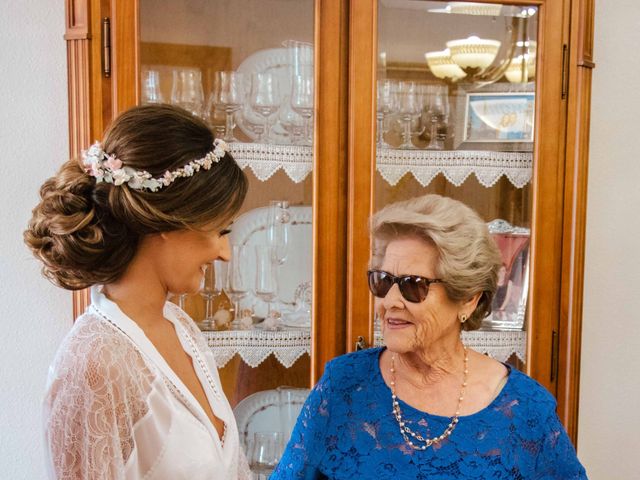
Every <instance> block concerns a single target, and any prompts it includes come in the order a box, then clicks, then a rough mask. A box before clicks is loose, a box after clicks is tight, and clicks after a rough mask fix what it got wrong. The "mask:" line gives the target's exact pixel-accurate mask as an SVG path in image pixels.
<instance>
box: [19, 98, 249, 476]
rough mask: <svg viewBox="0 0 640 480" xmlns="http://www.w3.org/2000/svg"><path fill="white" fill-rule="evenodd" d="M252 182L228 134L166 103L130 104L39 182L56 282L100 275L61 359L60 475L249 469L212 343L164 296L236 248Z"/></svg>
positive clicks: (54, 463) (51, 414) (34, 221)
mask: <svg viewBox="0 0 640 480" xmlns="http://www.w3.org/2000/svg"><path fill="white" fill-rule="evenodd" d="M246 190H247V180H246V177H245V175H244V173H243V172H242V170H241V169H240V168H239V167H238V165H237V164H236V162H235V161H234V160H233V158H232V157H231V155H230V154H229V153H228V151H227V147H226V145H225V144H224V142H221V141H219V140H214V138H213V135H212V133H211V131H210V130H209V128H208V127H207V126H206V125H205V124H204V123H203V122H201V121H200V120H198V119H197V118H196V117H194V116H193V115H191V114H190V113H188V112H186V111H184V110H182V109H179V108H176V107H172V106H168V105H148V106H142V107H136V108H133V109H131V110H129V111H127V112H125V113H123V114H122V115H120V116H119V117H118V118H117V119H116V120H115V121H114V122H113V124H112V125H111V127H110V128H109V130H108V131H107V133H106V135H105V137H104V140H103V142H102V143H96V144H94V145H93V146H92V147H91V148H90V149H89V150H88V151H87V152H86V153H85V154H84V155H83V158H82V159H81V160H70V161H68V162H66V163H65V164H64V165H63V166H62V168H61V169H60V171H59V172H58V174H57V175H56V176H54V177H53V178H50V179H49V180H47V181H46V182H45V183H44V185H43V186H42V187H41V190H40V196H41V200H40V203H39V204H38V205H37V206H36V208H35V209H34V210H33V217H32V218H31V221H30V223H29V227H28V229H27V230H26V231H25V234H24V236H25V241H26V243H27V245H28V246H29V247H30V248H31V250H32V251H33V253H34V254H35V255H36V256H37V257H38V258H39V259H40V260H41V261H42V262H43V264H44V267H43V271H44V274H45V275H46V276H47V277H48V278H49V279H50V280H52V281H53V282H54V283H56V284H57V285H59V286H61V287H62V288H66V289H69V290H77V289H81V288H86V287H89V286H90V287H91V305H90V306H89V308H88V309H87V311H86V313H84V314H83V315H82V316H80V317H79V318H78V319H77V321H76V322H75V324H74V325H73V328H72V329H71V331H70V332H69V334H68V335H67V337H66V339H65V340H64V341H63V343H62V345H61V346H60V348H59V350H58V353H57V355H56V358H55V361H54V363H53V365H52V367H51V370H50V377H49V381H48V387H47V394H46V399H45V412H44V420H45V433H46V442H47V445H48V449H47V450H48V455H49V462H48V469H49V476H50V477H51V478H58V479H88V478H96V479H97V478H100V479H103V478H104V479H106V478H109V479H142V478H145V479H165V478H166V479H189V480H198V479H211V478H224V479H237V478H238V479H242V478H249V476H250V473H249V469H248V466H247V463H246V460H245V459H244V456H243V455H242V453H241V452H240V446H239V440H238V432H237V428H236V424H235V420H234V417H233V413H232V410H231V407H230V405H229V403H228V401H227V399H226V398H225V396H224V393H223V391H222V387H221V384H220V379H219V376H218V372H217V369H216V365H215V362H214V359H213V355H212V353H211V352H210V351H209V349H208V347H207V345H206V343H205V341H204V339H203V338H202V336H201V335H200V332H199V330H198V328H197V327H196V326H195V324H194V322H193V320H191V318H189V317H188V316H187V314H186V313H185V312H183V311H182V310H180V309H179V308H178V307H176V306H175V305H173V304H172V303H169V302H167V296H168V295H169V293H170V292H171V293H175V294H180V293H193V292H196V291H198V289H199V287H200V284H201V282H202V280H203V274H204V270H205V267H206V265H207V264H208V263H209V262H211V261H213V260H216V259H222V260H228V259H229V255H230V253H229V252H230V249H229V243H228V239H227V237H226V234H227V233H229V230H228V226H229V224H230V222H231V220H232V219H233V217H234V215H235V214H236V213H237V211H238V210H239V208H240V206H241V204H242V202H243V200H244V197H245V194H246Z"/></svg>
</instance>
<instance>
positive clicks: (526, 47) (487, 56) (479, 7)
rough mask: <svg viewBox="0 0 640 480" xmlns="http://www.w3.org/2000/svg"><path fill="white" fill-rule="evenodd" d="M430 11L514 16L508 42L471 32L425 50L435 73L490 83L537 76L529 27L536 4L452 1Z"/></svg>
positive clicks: (451, 80)
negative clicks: (444, 45) (434, 48)
mask: <svg viewBox="0 0 640 480" xmlns="http://www.w3.org/2000/svg"><path fill="white" fill-rule="evenodd" d="M430 11H431V12H436V13H447V14H467V15H490V16H494V17H496V16H499V15H503V16H505V17H511V20H510V21H509V22H508V23H507V26H506V31H507V41H506V42H505V44H503V42H501V41H499V40H494V39H488V38H480V37H478V36H475V35H472V36H470V37H468V38H464V39H453V40H449V41H447V42H446V48H445V49H444V50H441V51H435V52H427V53H425V60H426V62H427V65H428V67H429V70H430V71H431V73H432V74H433V75H434V76H435V77H437V78H439V79H442V80H444V81H446V82H447V83H456V82H458V81H460V80H462V79H465V81H468V82H474V83H479V84H481V85H487V84H490V83H493V82H496V81H498V80H500V79H501V78H502V77H505V78H506V79H507V81H509V82H512V83H526V82H528V81H529V80H531V79H532V78H533V77H534V76H535V65H536V42H535V41H534V40H530V39H529V38H528V30H527V29H528V23H529V19H530V18H531V17H532V16H534V15H535V14H536V13H537V9H536V8H534V7H515V6H507V5H500V4H484V3H471V2H449V3H448V4H447V6H446V7H445V8H441V9H432V10H430Z"/></svg>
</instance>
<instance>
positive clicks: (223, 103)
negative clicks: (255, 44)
mask: <svg viewBox="0 0 640 480" xmlns="http://www.w3.org/2000/svg"><path fill="white" fill-rule="evenodd" d="M213 92H214V93H213V98H214V104H215V105H216V106H217V107H218V108H219V109H220V110H222V111H223V112H224V114H225V133H224V137H223V138H222V139H223V140H224V141H225V142H237V141H238V139H237V138H235V137H234V135H233V129H234V128H235V123H234V122H233V115H234V113H235V112H237V111H238V110H240V107H242V102H243V101H244V97H245V90H244V75H242V73H240V72H233V71H226V72H216V76H215V79H214V89H213Z"/></svg>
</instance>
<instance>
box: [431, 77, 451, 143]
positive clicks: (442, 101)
mask: <svg viewBox="0 0 640 480" xmlns="http://www.w3.org/2000/svg"><path fill="white" fill-rule="evenodd" d="M448 117H449V98H448V95H447V89H446V87H445V86H443V85H429V89H428V92H427V118H428V120H429V127H430V137H431V138H430V140H429V145H427V149H428V150H443V149H444V139H445V138H446V132H447V121H448Z"/></svg>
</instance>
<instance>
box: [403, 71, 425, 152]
mask: <svg viewBox="0 0 640 480" xmlns="http://www.w3.org/2000/svg"><path fill="white" fill-rule="evenodd" d="M417 90H418V88H417V86H416V84H415V82H400V92H399V99H398V103H399V107H400V108H399V110H400V119H401V120H402V123H403V130H402V144H401V145H400V148H404V149H415V148H416V147H415V145H414V144H413V142H412V141H411V135H412V132H411V123H412V121H413V120H414V119H415V118H416V117H417V116H418V115H419V114H420V111H421V110H422V105H421V104H420V96H419V95H418V91H417Z"/></svg>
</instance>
